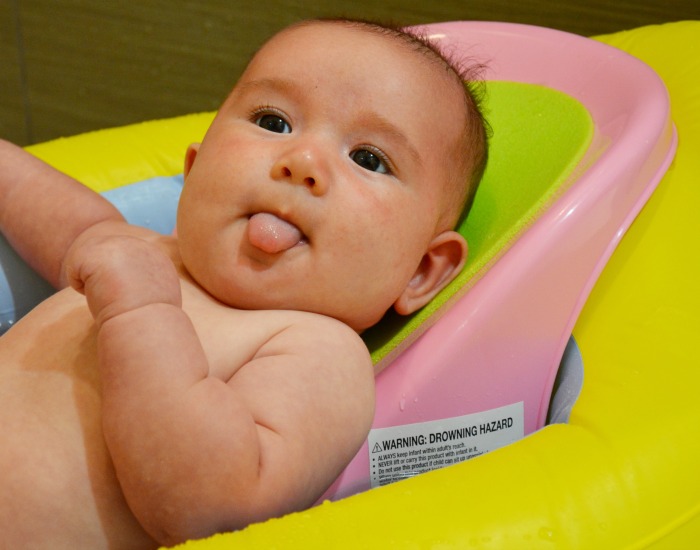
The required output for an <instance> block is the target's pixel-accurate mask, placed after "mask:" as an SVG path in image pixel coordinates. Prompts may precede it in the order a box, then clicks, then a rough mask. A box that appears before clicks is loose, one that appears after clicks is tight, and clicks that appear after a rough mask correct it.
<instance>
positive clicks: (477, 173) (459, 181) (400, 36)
mask: <svg viewBox="0 0 700 550" xmlns="http://www.w3.org/2000/svg"><path fill="white" fill-rule="evenodd" d="M315 22H321V23H337V24H344V25H347V26H349V27H351V28H352V27H354V28H357V29H359V30H365V31H369V32H374V33H377V34H379V35H381V36H386V37H389V38H394V39H397V40H400V41H402V42H404V43H405V44H406V45H407V46H409V47H411V48H413V49H414V50H415V51H417V52H419V53H422V54H424V55H425V56H426V57H427V58H428V59H429V60H431V61H433V62H436V63H438V64H439V65H441V66H442V67H443V68H444V69H445V71H446V72H447V73H448V75H450V77H451V78H452V79H454V80H455V82H456V83H457V84H458V86H459V88H460V89H461V90H462V91H463V98H464V106H465V110H466V120H465V125H464V130H463V132H462V136H461V149H460V150H461V151H462V153H463V154H462V155H461V156H460V157H459V159H457V160H458V162H459V164H458V167H459V168H458V169H457V171H456V174H455V175H454V178H453V181H452V182H450V183H451V185H450V191H451V193H450V194H451V195H452V197H451V198H452V200H451V201H450V204H451V205H454V207H455V208H454V214H455V215H454V216H453V218H454V220H455V221H456V225H460V224H461V223H462V222H463V221H464V219H465V218H466V216H467V214H468V213H469V210H470V209H471V206H472V203H473V202H474V195H475V194H476V190H477V188H478V186H479V182H480V181H481V178H482V176H483V174H484V170H485V168H486V162H487V160H488V137H489V133H490V129H489V126H488V123H487V122H486V120H485V118H484V116H483V113H482V109H481V102H482V97H483V93H482V89H483V87H482V86H481V82H482V80H481V74H482V72H483V70H484V68H485V67H484V65H483V64H480V63H477V62H474V61H473V60H471V59H469V58H466V57H459V58H458V57H457V54H456V52H450V54H448V53H447V52H446V51H444V50H443V49H441V48H440V46H439V45H437V44H436V43H434V42H433V41H432V40H431V39H430V38H429V37H428V36H427V35H426V34H425V32H424V31H423V30H422V29H421V27H402V26H397V25H392V24H388V23H379V22H376V21H371V20H364V19H343V18H329V19H325V18H320V19H311V20H308V21H302V22H301V23H298V24H297V25H295V26H301V25H305V24H313V23H315ZM450 210H452V209H450Z"/></svg>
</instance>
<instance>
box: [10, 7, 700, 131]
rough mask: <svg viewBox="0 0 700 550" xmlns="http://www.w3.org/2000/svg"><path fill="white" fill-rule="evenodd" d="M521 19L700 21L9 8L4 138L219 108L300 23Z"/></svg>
mask: <svg viewBox="0 0 700 550" xmlns="http://www.w3.org/2000/svg"><path fill="white" fill-rule="evenodd" d="M331 15H346V16H351V17H365V18H379V19H383V20H392V21H393V22H396V23H401V24H416V23H426V22H435V21H448V20H457V19H479V20H490V21H513V22H520V23H530V24H536V25H543V26H549V27H554V28H558V29H562V30H567V31H571V32H575V33H578V34H582V35H593V34H602V33H608V32H615V31H619V30H623V29H629V28H634V27H638V26H642V25H647V24H653V23H661V22H666V21H677V20H681V19H700V2H699V1H698V0H666V1H664V2H661V1H660V0H640V1H639V2H632V1H630V0H620V1H615V2H612V1H606V0H589V1H587V2H585V3H584V2H580V3H579V2H574V1H573V0H519V1H518V2H515V1H513V0H508V1H505V0H447V1H440V0H430V1H429V0H386V1H379V2H378V1H376V0H352V1H346V2H344V1H340V0H334V1H329V2H317V1H314V2H304V1H302V0H255V1H253V0H237V1H236V0H142V1H140V2H122V1H120V0H0V137H4V138H6V139H10V140H12V141H15V142H17V143H20V144H28V143H35V142H39V141H45V140H47V139H51V138H54V137H57V136H61V135H70V134H75V133H79V132H84V131H87V130H91V129H96V128H104V127H109V126H115V125H121V124H126V123H130V122H136V121H140V120H146V119H153V118H159V117H167V116H174V115H178V114H184V113H189V112H195V111H202V110H213V109H215V108H216V107H217V106H218V105H219V103H220V101H221V100H222V99H223V97H224V96H225V94H226V93H227V91H228V90H229V88H230V87H231V85H232V83H233V82H234V81H235V79H236V77H237V75H238V74H239V72H240V71H241V69H242V67H243V65H244V63H245V62H246V60H247V59H248V57H249V56H250V54H251V53H252V52H253V51H254V50H255V49H256V47H257V46H258V45H259V44H260V43H261V41H262V40H263V39H264V38H266V37H268V36H269V35H271V34H272V33H274V32H275V31H277V30H278V29H280V28H282V27H284V26H286V25H288V24H289V23H292V22H294V21H298V20H300V19H304V18H309V17H315V16H331Z"/></svg>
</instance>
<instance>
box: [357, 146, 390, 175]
mask: <svg viewBox="0 0 700 550" xmlns="http://www.w3.org/2000/svg"><path fill="white" fill-rule="evenodd" d="M350 158H351V159H352V160H353V161H354V162H355V163H357V164H358V165H359V166H361V167H362V168H364V169H365V170H369V171H370V172H377V173H378V174H390V173H391V170H390V169H389V165H388V161H387V160H386V158H385V157H384V155H382V154H381V153H379V152H376V153H375V152H372V151H369V150H368V149H356V150H355V151H353V152H352V153H350Z"/></svg>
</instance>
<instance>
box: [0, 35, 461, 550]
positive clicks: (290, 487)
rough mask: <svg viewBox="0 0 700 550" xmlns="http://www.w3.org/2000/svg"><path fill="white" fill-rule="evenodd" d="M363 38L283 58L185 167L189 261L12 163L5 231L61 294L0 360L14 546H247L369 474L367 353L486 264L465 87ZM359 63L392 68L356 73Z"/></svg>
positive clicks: (182, 232) (167, 241) (170, 242)
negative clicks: (229, 535) (464, 131)
mask: <svg viewBox="0 0 700 550" xmlns="http://www.w3.org/2000/svg"><path fill="white" fill-rule="evenodd" d="M358 33H362V31H358V30H356V29H349V28H345V27H342V26H338V25H337V24H328V23H326V24H316V25H311V26H306V27H302V28H297V29H293V30H291V31H286V32H284V33H282V34H281V35H280V36H279V37H277V38H275V39H273V40H272V41H271V42H270V43H269V44H268V45H266V46H265V47H264V48H263V50H262V51H261V52H260V53H259V54H258V55H257V56H256V58H255V60H254V62H253V63H252V64H251V66H250V67H249V69H248V70H247V72H246V73H245V74H244V75H243V77H242V79H241V82H240V83H239V85H238V87H237V90H238V91H234V94H232V98H233V99H232V100H231V99H230V100H229V101H228V102H227V103H225V104H224V106H223V107H222V109H221V111H220V113H219V115H218V116H217V119H216V120H215V122H214V123H213V125H212V128H211V129H210V131H209V133H208V135H207V137H206V138H205V140H204V142H203V143H202V145H201V147H200V146H193V147H192V148H191V149H190V151H189V152H188V155H187V160H186V170H185V172H186V184H185V192H184V194H183V198H182V201H181V205H180V211H179V217H178V237H177V238H175V237H168V236H162V235H157V234H155V233H153V232H151V231H148V230H146V229H142V228H137V227H133V226H129V225H128V224H127V223H126V222H125V221H124V220H123V219H122V218H121V216H120V214H119V213H118V212H116V210H114V208H112V207H111V206H110V205H109V204H108V203H106V201H104V200H103V199H102V198H101V197H100V196H99V195H97V194H94V193H92V192H91V191H89V190H87V189H86V188H84V187H83V186H82V185H81V184H79V183H78V182H76V181H74V180H72V179H71V178H69V177H67V176H65V175H63V174H60V173H58V172H57V171H55V170H53V169H52V168H50V167H48V166H46V165H45V164H43V163H41V162H40V161H38V160H37V159H34V158H33V157H31V156H30V155H28V154H27V153H25V152H24V151H22V150H21V149H19V148H16V147H14V146H12V145H10V144H7V143H3V142H0V165H1V166H3V171H4V173H3V174H2V175H1V176H0V229H2V231H3V234H5V236H6V237H7V238H8V240H9V241H10V242H11V243H12V244H13V246H14V247H15V248H16V249H17V250H18V251H19V252H20V253H21V254H22V255H23V257H24V258H25V259H26V260H27V261H28V262H29V263H30V265H32V266H34V267H35V269H37V270H38V271H39V272H40V273H42V274H43V275H44V276H45V277H46V278H47V279H48V280H49V281H51V282H53V283H54V284H55V285H56V286H57V287H61V288H63V290H61V291H60V292H59V293H58V294H56V295H55V296H54V297H52V298H50V299H49V300H47V301H45V302H44V303H42V304H41V305H40V306H38V307H37V308H36V309H35V310H34V311H32V312H31V313H30V314H29V315H27V316H26V317H25V318H24V319H22V320H21V321H20V322H19V323H17V324H16V325H15V326H14V327H13V328H12V329H11V330H10V331H9V332H8V333H7V334H6V335H5V336H3V337H2V339H0V403H2V404H3V405H2V406H1V407H0V426H2V437H3V442H4V444H3V445H2V446H1V447H0V531H1V532H2V533H3V541H4V542H5V543H6V544H7V545H8V546H11V547H24V548H27V547H39V548H41V547H50V548H62V547H63V548H76V547H87V548H149V547H154V546H157V545H158V544H172V543H175V542H180V541H182V540H185V539H188V538H198V537H203V536H206V535H209V534H211V533H214V532H218V531H225V530H232V529H237V528H240V527H243V526H245V525H247V524H249V523H251V522H254V521H258V520H262V519H266V518H269V517H272V516H277V515H281V514H284V513H286V512H289V511H292V510H298V509H302V508H304V507H308V506H309V505H311V504H312V503H313V502H314V501H315V500H316V499H317V498H318V497H319V496H320V495H321V494H322V493H323V491H324V490H325V489H326V488H327V486H328V485H329V484H330V483H331V482H332V481H333V480H334V479H335V478H336V477H337V475H338V474H339V473H340V472H341V471H342V469H343V468H344V466H345V465H346V464H347V462H348V461H349V460H350V459H351V458H352V456H353V455H354V454H355V452H356V451H357V449H358V448H359V446H360V445H361V443H362V442H363V440H364V438H365V437H366V433H367V430H368V429H369V427H370V424H371V421H372V416H373V405H374V385H373V370H372V365H371V361H370V359H369V355H368V352H367V350H366V348H365V347H364V344H363V343H362V341H361V339H360V338H359V336H358V332H360V331H361V330H362V329H363V328H365V327H367V326H369V325H371V324H372V323H374V322H376V321H377V319H378V318H379V317H381V315H382V314H383V312H384V311H386V310H387V309H388V308H389V307H392V306H393V307H395V308H396V309H397V311H399V312H400V313H410V312H412V311H415V309H417V308H419V307H421V306H422V305H424V304H425V303H426V302H427V301H429V300H430V299H431V297H432V296H434V295H435V294H436V293H437V292H438V291H439V290H440V289H441V288H443V287H444V286H445V285H446V284H447V283H448V282H449V281H450V280H451V279H452V278H453V277H454V276H455V275H456V273H457V272H459V269H460V268H461V266H462V265H463V262H464V258H465V256H466V243H465V242H464V240H463V239H462V238H461V236H459V235H458V234H456V233H455V232H453V231H451V230H450V229H449V226H450V222H449V220H447V217H446V216H445V215H444V210H445V204H444V202H445V199H444V196H445V192H444V188H443V186H442V184H440V182H441V181H445V180H447V179H448V176H447V174H448V173H449V171H450V169H451V167H450V166H449V165H446V163H445V155H446V154H447V153H449V152H452V151H453V150H454V148H455V147H456V143H458V141H459V138H458V135H459V133H460V128H461V122H460V120H459V116H455V108H454V107H450V106H449V105H450V102H448V101H446V97H448V96H449V95H450V94H451V93H453V92H454V94H455V102H454V104H456V105H457V106H459V105H460V102H459V97H458V95H457V92H456V91H455V90H454V89H452V88H451V87H450V86H453V85H454V83H452V84H450V83H449V82H447V80H446V81H445V86H438V85H434V86H432V87H428V88H427V89H426V90H421V89H418V88H416V90H415V91H414V90H406V86H405V81H406V79H405V77H406V74H407V73H406V72H407V71H410V74H415V75H416V78H417V79H418V80H420V79H421V78H422V79H424V80H426V81H431V82H440V78H443V79H445V78H446V77H444V71H443V70H442V69H440V68H436V67H435V66H434V65H432V64H430V63H426V62H425V60H424V59H422V58H421V56H420V55H422V54H420V55H419V54H416V53H415V52H413V51H412V50H411V49H410V48H409V47H406V46H405V45H404V44H396V43H394V42H392V41H391V40H389V39H387V38H385V37H380V36H375V35H373V34H369V33H364V34H363V35H362V36H358ZM358 38H360V41H359V42H358ZM319 43H322V44H325V45H326V46H327V47H321V48H319V47H318V44H319ZM358 49H359V50H363V51H362V52H360V53H362V54H364V55H365V57H364V59H372V60H373V63H375V64H376V66H375V65H372V66H366V65H365V64H362V63H360V64H352V65H351V66H350V67H349V68H344V65H343V63H344V62H346V61H347V55H348V52H350V51H352V50H355V52H354V53H356V51H357V50H358ZM319 51H322V52H323V54H324V55H322V56H319V54H318V52H319ZM287 52H292V56H291V61H290V59H289V56H287ZM360 58H362V57H361V56H360ZM295 63H296V64H297V65H296V66H295ZM377 69H379V70H377ZM342 78H346V80H347V85H345V86H344V87H343V88H342V92H343V93H342V94H341V93H339V90H340V89H339V88H337V86H338V84H337V82H338V81H339V79H342ZM309 83H313V84H314V85H315V86H316V93H315V94H314V95H312V96H310V95H308V94H305V93H302V91H303V90H304V89H305V87H306V86H307V85H308V84H309ZM397 95H401V96H402V101H401V102H397V101H396V98H397ZM310 98H311V99H310ZM368 98H373V99H372V100H368ZM426 106H431V108H432V111H430V112H434V113H435V114H434V116H435V117H437V120H439V121H440V124H436V120H435V119H434V118H433V115H431V116H428V115H427V114H426V113H427V112H428V110H427V109H426ZM270 117H272V119H271V118H270ZM356 117H359V119H360V120H361V124H360V123H357V122H356ZM436 126H439V130H440V132H439V138H436V137H435V136H434V135H433V131H434V130H435V127H436ZM367 128H369V129H370V130H367ZM278 130H283V131H278ZM288 130H289V131H288ZM358 151H360V152H361V153H362V154H360V155H358V154H356V153H357V152H358ZM368 152H369V153H371V154H372V155H375V154H376V156H378V157H379V158H380V159H384V160H381V162H383V163H384V165H382V164H377V163H375V162H369V163H368V162H365V161H366V159H367V158H368V155H367V153H368ZM370 158H371V157H370ZM358 159H360V160H361V161H362V162H359V160H358ZM373 160H374V159H373ZM386 167H389V168H390V170H383V168H386ZM377 168H381V169H380V170H377ZM436 182H437V183H436ZM251 197H253V198H251ZM407 211H410V212H411V213H412V215H411V216H406V214H405V213H406V212H407ZM258 214H262V216H260V217H258ZM254 219H257V220H258V221H256V222H253V221H252V220H254ZM261 219H262V220H263V221H262V222H259V220H261ZM270 224H271V226H272V227H273V229H274V230H275V231H271V230H268V225H270ZM47 228H49V229H47ZM280 234H281V236H279V235H280ZM404 241H406V242H404ZM368 251H371V256H370V253H369V252H368ZM234 252H235V253H234ZM362 262H366V263H365V264H363V263H362ZM379 275H381V276H379ZM350 285H353V286H352V287H350ZM347 288H352V290H351V291H348V290H347ZM358 289H360V290H365V291H366V293H367V295H366V296H365V298H366V302H367V303H366V304H365V303H363V304H360V305H361V307H358V305H357V302H359V301H361V300H360V298H361V297H362V294H361V293H360V292H359V290H358ZM319 296H320V297H322V299H319V298H318V297H319ZM338 319H339V320H338ZM341 321H342V322H341Z"/></svg>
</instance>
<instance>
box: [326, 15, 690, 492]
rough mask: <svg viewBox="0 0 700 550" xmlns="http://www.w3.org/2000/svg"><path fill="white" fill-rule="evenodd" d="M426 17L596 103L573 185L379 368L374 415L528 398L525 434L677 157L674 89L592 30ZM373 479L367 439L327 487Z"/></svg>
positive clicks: (477, 50)
mask: <svg viewBox="0 0 700 550" xmlns="http://www.w3.org/2000/svg"><path fill="white" fill-rule="evenodd" d="M421 29H422V30H423V31H424V32H425V33H426V34H427V35H428V36H430V37H431V38H432V39H433V40H437V41H439V42H440V43H442V44H444V45H445V46H446V48H447V51H459V52H461V53H463V54H464V55H466V56H468V57H469V58H470V59H473V60H475V61H477V62H480V63H486V64H487V66H488V69H487V72H486V73H485V75H484V78H485V79H486V80H510V81H517V82H526V83H532V84H540V85H545V86H548V87H551V88H554V89H557V90H560V91H562V92H564V93H567V94H569V95H570V96H572V97H574V98H576V99H577V100H578V101H580V102H581V103H582V104H583V105H585V106H586V108H587V109H588V111H589V113H590V114H591V116H592V118H593V122H594V126H595V136H594V139H593V142H592V144H591V146H590V148H589V150H588V152H587V154H586V155H585V158H584V159H583V160H582V162H581V163H580V165H579V167H578V168H577V170H576V171H575V172H576V173H577V174H578V177H577V179H576V180H575V181H574V182H573V183H572V185H571V186H570V187H569V188H568V190H567V191H566V192H565V193H564V194H563V195H562V196H561V197H559V198H558V199H557V200H556V201H555V202H554V204H553V205H552V206H551V207H550V208H549V209H547V210H546V211H545V212H544V213H543V214H542V215H541V217H540V218H539V219H538V220H537V221H536V222H535V223H534V224H533V225H532V226H531V227H530V228H529V229H528V230H527V231H526V232H524V233H523V234H522V235H521V236H520V237H519V238H518V240H517V241H516V242H515V243H514V244H513V245H512V246H511V247H510V248H509V250H508V251H507V252H506V253H505V254H504V255H503V256H502V257H501V258H500V259H499V260H498V262H497V263H496V264H495V265H493V266H492V268H491V269H490V270H489V271H488V272H487V273H486V274H485V275H484V276H483V277H482V278H481V279H480V280H479V281H478V282H477V283H476V284H475V285H474V287H473V288H472V289H470V290H469V292H467V293H466V294H465V295H464V296H463V297H461V298H460V299H459V300H458V301H457V302H456V303H454V304H452V305H451V307H450V308H449V309H448V310H447V311H445V312H444V313H443V315H442V316H441V317H440V319H439V320H438V321H437V322H436V323H435V324H434V325H432V326H431V327H430V328H429V329H428V330H427V331H426V332H425V333H424V334H423V335H421V336H420V338H419V339H418V340H417V341H416V342H414V343H413V344H412V345H411V346H410V347H409V348H408V349H406V350H405V351H404V352H403V353H402V354H401V355H400V356H399V357H398V358H396V359H395V360H394V361H393V362H392V363H391V364H390V365H388V366H387V367H386V368H384V369H383V370H382V372H381V373H380V374H378V376H377V408H376V413H375V420H374V425H373V427H374V428H383V427H388V426H401V425H406V424H412V423H416V422H425V421H428V420H437V419H443V418H452V417H458V416H462V415H466V414H471V413H477V412H481V411H485V410H490V409H494V408H497V407H501V406H505V405H510V404H513V403H519V402H522V404H523V411H524V434H525V435H527V434H530V433H532V432H534V431H535V430H538V429H540V428H541V427H542V426H543V425H544V424H545V421H546V415H547V409H548V405H549V400H550V395H551V391H552V385H553V382H554V378H555V376H556V372H557V368H558V365H559V363H560V360H561V356H562V354H563V350H564V347H565V346H566V343H567V341H568V339H569V336H570V335H571V332H572V330H573V326H574V324H575V322H576V319H577V318H578V315H579V313H580V311H581V309H582V307H583V305H584V303H585V301H586V299H587V297H588V294H589V293H590V291H591V289H592V287H593V285H594V284H595V281H596V280H597V278H598V276H599V274H600V272H601V271H602V269H603V267H604V266H605V264H606V263H607V261H608V259H609V258H610V255H611V254H612V252H613V251H614V249H615V247H616V246H617V244H618V243H619V241H620V239H621V238H622V236H623V235H624V233H625V232H626V230H627V228H628V227H629V226H630V224H631V223H632V221H633V220H634V218H635V217H636V215H637V214H638V213H639V211H640V210H641V208H642V207H643V206H644V204H645V203H646V201H647V200H648V198H649V196H650V195H651V194H652V193H653V191H654V189H655V188H656V185H657V184H658V182H659V180H660V179H661V177H662V176H663V174H664V173H665V172H666V170H667V168H668V166H669V164H670V162H671V160H672V159H673V155H674V153H675V148H676V142H677V137H676V134H675V130H674V128H673V125H672V122H671V119H670V107H669V101H668V94H667V91H666V88H665V86H664V84H663V82H662V81H661V80H660V78H659V77H658V76H657V75H656V73H654V71H653V70H651V69H650V68H649V67H648V66H647V65H645V64H644V63H642V62H641V61H639V60H638V59H636V58H634V57H632V56H630V55H629V54H627V53H625V52H622V51H620V50H617V49H615V48H613V47H610V46H607V45H605V44H601V43H599V42H596V41H594V40H591V39H587V38H584V37H581V36H577V35H573V34H569V33H565V32H561V31H556V30H552V29H547V28H542V27H533V26H529V25H519V24H511V23H491V22H471V21H462V22H450V23H438V24H434V25H425V26H423V27H421ZM516 444H517V443H516ZM368 488H370V481H369V450H368V445H367V443H366V442H365V444H364V445H363V446H362V448H361V449H360V451H359V452H358V453H357V455H356V456H355V458H354V459H353V461H352V462H351V463H350V464H349V465H348V467H347V468H346V469H345V471H344V472H343V474H341V476H340V477H339V478H338V480H337V481H336V482H335V483H334V485H333V486H332V487H331V488H330V489H329V490H328V491H327V493H326V494H325V495H324V497H323V499H329V498H330V499H337V498H341V497H344V496H348V495H350V494H354V493H357V492H360V491H363V490H366V489H368ZM323 499H322V500H323Z"/></svg>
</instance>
